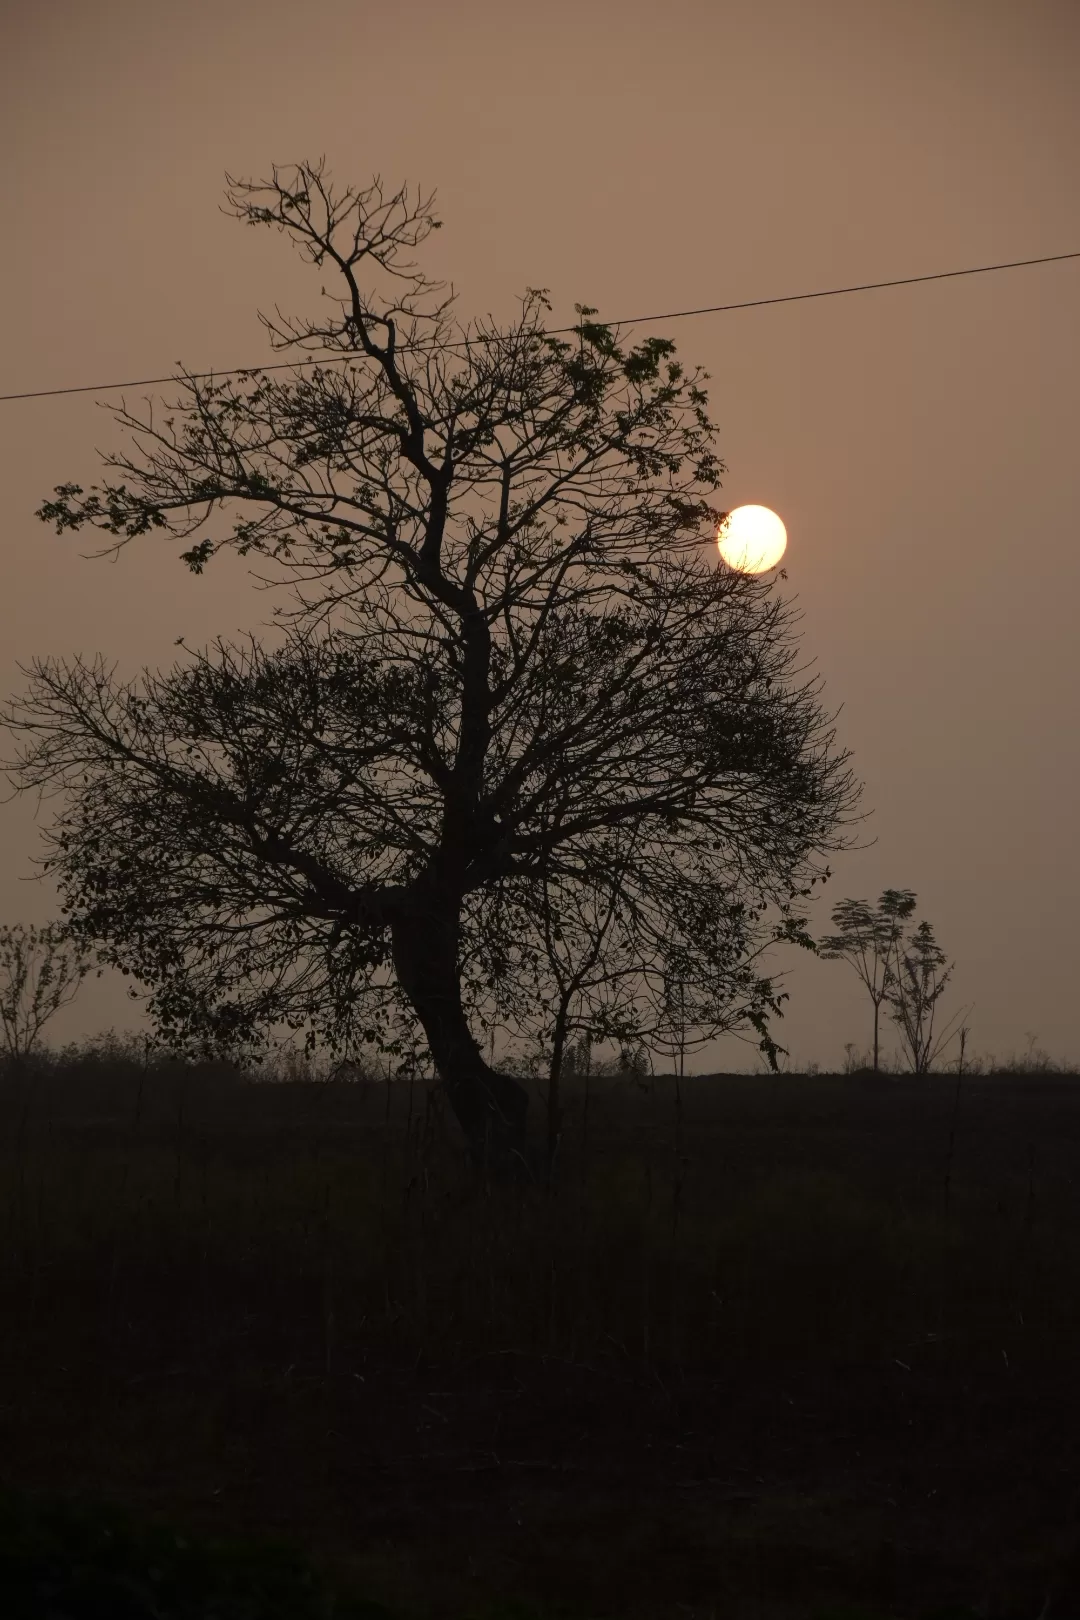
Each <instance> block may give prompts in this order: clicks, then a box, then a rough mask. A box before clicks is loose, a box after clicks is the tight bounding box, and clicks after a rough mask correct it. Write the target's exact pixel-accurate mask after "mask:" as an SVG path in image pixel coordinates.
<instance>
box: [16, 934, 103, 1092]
mask: <svg viewBox="0 0 1080 1620" xmlns="http://www.w3.org/2000/svg"><path fill="white" fill-rule="evenodd" d="M90 970H91V963H90V962H89V961H88V960H87V953H86V951H85V950H84V949H83V948H81V947H80V945H79V944H77V943H76V941H74V940H73V939H72V937H71V935H70V933H69V932H68V930H67V928H66V927H65V926H64V924H62V923H56V922H53V923H46V924H45V925H44V927H41V928H37V927H33V926H30V927H28V926H27V925H26V924H25V923H14V924H3V925H0V1029H2V1032H3V1037H4V1047H5V1050H6V1052H7V1054H8V1056H9V1057H10V1058H12V1059H13V1061H14V1062H16V1063H20V1062H21V1061H22V1060H23V1059H25V1058H27V1057H29V1056H30V1055H31V1053H32V1052H33V1051H34V1048H35V1047H36V1046H37V1043H38V1039H39V1037H40V1035H41V1032H42V1030H43V1029H44V1028H45V1025H46V1024H47V1023H48V1022H49V1020H50V1018H52V1017H53V1016H54V1014H56V1013H57V1012H59V1010H60V1008H61V1007H66V1006H67V1005H68V1003H69V1002H71V1001H73V1000H74V999H75V997H76V995H77V994H78V992H79V987H80V985H81V984H82V981H83V979H84V978H85V977H86V975H87V974H88V973H89V972H90ZM97 977H98V978H99V979H100V977H101V969H100V968H99V969H98V970H97Z"/></svg>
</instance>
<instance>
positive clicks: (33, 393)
mask: <svg viewBox="0 0 1080 1620" xmlns="http://www.w3.org/2000/svg"><path fill="white" fill-rule="evenodd" d="M1065 259H1080V250H1077V251H1076V252H1075V253H1049V254H1045V255H1043V256H1042V257H1041V258H1037V259H1009V260H1005V261H1003V262H1001V263H999V264H976V265H971V266H969V267H967V268H966V269H963V270H936V271H934V272H933V273H932V274H930V275H925V276H896V277H894V278H893V279H892V280H890V281H861V282H857V283H855V284H854V285H852V286H850V287H826V288H823V289H820V290H818V291H815V292H803V293H781V294H779V295H778V296H776V297H774V298H748V299H744V300H743V301H742V302H740V303H735V304H706V305H704V306H703V307H702V308H700V309H673V310H668V311H666V312H665V313H663V314H659V315H635V316H632V317H629V318H627V319H623V320H605V321H597V322H596V324H597V325H599V326H606V327H608V328H612V327H615V328H619V327H634V326H644V325H646V324H647V323H649V322H651V321H682V320H688V319H689V318H690V317H692V316H695V315H725V314H728V313H729V312H730V311H733V310H739V309H762V308H764V307H765V306H766V305H769V304H800V303H804V302H806V301H807V300H808V299H811V298H840V297H842V296H843V295H844V294H846V293H858V292H878V291H880V290H881V289H882V288H885V287H914V286H916V285H918V284H919V283H922V282H927V281H950V280H953V279H954V278H955V277H957V276H984V275H987V274H989V273H990V272H991V271H995V270H1023V269H1027V268H1028V267H1029V266H1031V265H1038V264H1060V263H1061V262H1062V260H1065ZM577 330H578V326H556V327H553V328H550V329H548V330H546V332H545V335H546V336H548V337H562V336H565V335H566V334H568V333H572V332H576V331H577ZM490 341H491V339H490V338H487V337H475V338H461V339H455V340H453V341H450V342H447V343H446V344H445V345H444V347H445V348H448V349H462V348H465V349H468V348H474V347H477V346H479V345H480V344H483V343H488V342H490ZM420 346H421V345H417V344H402V345H401V346H400V349H399V351H398V352H399V353H400V352H401V351H403V350H407V349H409V348H416V347H420ZM358 352H359V351H354V350H350V351H348V352H346V353H345V354H336V353H334V352H333V351H327V353H326V354H325V355H323V356H321V357H319V358H317V359H313V360H295V359H294V360H281V361H277V362H275V363H274V364H272V365H255V366H229V367H227V368H225V369H223V370H218V371H196V372H187V373H184V374H183V380H185V381H190V382H205V381H206V380H207V379H209V378H212V377H237V376H244V375H251V374H252V373H254V372H259V373H261V372H264V371H297V370H300V369H302V368H303V367H305V366H324V365H335V364H339V363H341V362H343V361H355V360H356V358H357V354H358ZM180 380H182V379H181V377H178V376H177V374H176V373H175V372H173V373H170V375H168V376H165V377H138V378H135V379H134V380H133V381H129V382H107V383H81V384H79V385H78V386H76V387H70V388H37V389H32V390H30V391H29V392H26V393H19V394H0V404H3V403H6V402H9V401H12V400H21V399H51V398H55V397H56V396H58V395H61V394H103V393H110V392H112V391H114V390H115V389H117V388H148V387H150V386H151V385H153V384H155V383H169V382H178V381H180Z"/></svg>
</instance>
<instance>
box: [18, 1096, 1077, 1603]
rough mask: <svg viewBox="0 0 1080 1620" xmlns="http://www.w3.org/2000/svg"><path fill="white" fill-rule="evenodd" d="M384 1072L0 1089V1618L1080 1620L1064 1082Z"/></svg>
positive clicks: (1070, 1146)
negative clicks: (121, 1526) (291, 1555)
mask: <svg viewBox="0 0 1080 1620" xmlns="http://www.w3.org/2000/svg"><path fill="white" fill-rule="evenodd" d="M407 1089H408V1088H406V1087H401V1088H400V1090H399V1089H398V1088H395V1089H394V1091H393V1093H392V1094H391V1095H390V1096H389V1097H388V1095H387V1092H386V1088H385V1087H384V1088H382V1089H381V1090H379V1089H378V1088H374V1087H370V1088H369V1087H365V1086H359V1085H352V1086H350V1085H334V1086H306V1087H305V1086H299V1085H296V1086H273V1087H271V1086H258V1087H238V1086H236V1085H235V1084H231V1083H227V1082H226V1081H225V1080H224V1079H222V1078H221V1077H220V1076H219V1077H214V1076H213V1075H211V1076H208V1077H203V1078H201V1079H200V1077H198V1076H191V1075H184V1074H182V1073H179V1072H175V1073H172V1074H167V1075H150V1076H148V1077H146V1078H144V1079H142V1080H141V1095H140V1076H139V1075H138V1073H137V1072H136V1070H135V1069H134V1067H132V1068H131V1069H130V1070H122V1069H121V1068H120V1067H117V1068H116V1071H115V1072H114V1073H112V1074H109V1073H107V1072H105V1071H103V1070H98V1071H94V1070H92V1069H91V1068H87V1069H86V1070H85V1071H84V1072H82V1073H81V1074H78V1075H77V1074H76V1072H75V1071H74V1069H73V1070H71V1072H70V1073H67V1074H64V1073H60V1072H57V1073H53V1074H49V1075H46V1074H41V1075H38V1076H37V1077H36V1079H35V1080H34V1081H33V1084H32V1085H30V1086H29V1087H27V1086H26V1085H23V1086H22V1087H21V1088H20V1087H18V1086H16V1085H15V1084H14V1083H13V1082H8V1083H7V1084H6V1085H5V1086H4V1087H3V1088H0V1164H2V1170H0V1177H2V1179H0V1235H2V1241H3V1260H2V1275H0V1288H2V1294H0V1304H2V1310H3V1331H2V1338H0V1486H4V1487H8V1488H10V1490H11V1491H12V1492H14V1493H15V1494H14V1495H13V1496H11V1497H9V1499H8V1500H7V1501H6V1503H4V1504H0V1584H2V1583H4V1582H6V1584H7V1588H8V1592H9V1594H11V1595H9V1596H8V1597H7V1599H6V1600H5V1599H0V1614H5V1615H6V1614H8V1613H12V1614H14V1613H16V1612H18V1613H25V1614H26V1615H34V1616H37V1615H39V1614H40V1615H41V1616H46V1615H48V1616H51V1617H52V1620H69V1617H70V1620H81V1617H82V1616H84V1615H91V1614H93V1615H94V1616H97V1615H99V1614H100V1615H109V1616H110V1617H113V1616H121V1615H122V1616H131V1617H132V1620H142V1617H143V1616H147V1617H149V1616H152V1615H153V1616H160V1617H162V1620H173V1617H174V1616H180V1615H183V1616H184V1617H185V1620H187V1617H188V1616H189V1615H190V1616H192V1617H194V1616H196V1615H197V1616H200V1617H203V1616H206V1617H209V1616H211V1615H215V1616H217V1617H218V1620H233V1616H234V1615H235V1616H237V1617H238V1616H241V1615H243V1616H244V1617H245V1620H264V1617H266V1620H269V1617H270V1616H271V1615H273V1616H274V1617H277V1616H278V1615H282V1616H284V1615H286V1614H287V1615H289V1616H290V1620H304V1617H306V1616H308V1615H310V1616H312V1617H314V1616H315V1615H317V1614H318V1615H329V1614H331V1613H334V1614H336V1615H338V1616H347V1615H350V1614H351V1615H354V1616H358V1615H369V1616H374V1615H376V1614H383V1613H385V1612H386V1611H387V1610H389V1612H390V1613H392V1614H393V1615H395V1616H396V1615H398V1614H411V1615H414V1616H417V1617H429V1620H442V1617H445V1620H451V1617H453V1620H465V1617H466V1616H474V1617H476V1620H480V1617H483V1620H496V1617H500V1616H501V1617H505V1620H510V1617H518V1620H527V1617H536V1620H539V1617H541V1616H555V1615H560V1616H564V1617H566V1620H572V1617H577V1620H608V1617H612V1620H613V1617H615V1616H619V1617H626V1620H636V1617H643V1620H644V1617H654V1620H668V1617H670V1620H676V1617H680V1616H682V1617H700V1620H706V1617H710V1616H716V1617H719V1616H728V1615H731V1616H739V1617H742V1616H745V1617H747V1620H788V1617H790V1620H795V1617H798V1620H810V1617H812V1616H817V1617H818V1620H857V1617H863V1620H881V1617H885V1616H890V1617H892V1616H895V1617H912V1620H929V1617H930V1616H935V1617H940V1620H945V1617H946V1616H950V1615H951V1616H956V1617H960V1616H974V1615H981V1616H986V1617H998V1620H1005V1617H1009V1620H1036V1617H1038V1616H1042V1620H1066V1617H1068V1620H1080V1570H1077V1571H1075V1572H1074V1571H1073V1569H1072V1567H1071V1563H1072V1559H1073V1555H1074V1553H1076V1552H1077V1551H1078V1550H1080V1496H1078V1486H1080V1443H1078V1442H1080V1396H1078V1394H1077V1390H1076V1375H1077V1367H1078V1351H1080V1319H1078V1311H1077V1303H1078V1299H1080V1265H1078V1262H1080V1220H1078V1216H1080V1197H1078V1188H1077V1159H1078V1147H1080V1083H1078V1082H1077V1080H1076V1079H1073V1078H1070V1077H1068V1076H1062V1077H1037V1076H1030V1077H1022V1078H1009V1077H1004V1076H992V1077H986V1078H979V1079H970V1080H968V1079H965V1081H964V1083H963V1086H962V1088H961V1092H960V1096H959V1102H958V1104H957V1100H956V1081H955V1079H949V1078H945V1077H935V1078H933V1079H932V1080H930V1081H926V1082H920V1083H915V1082H898V1081H896V1080H893V1079H885V1078H882V1079H880V1080H877V1081H870V1080H867V1079H863V1078H859V1077H852V1078H846V1077H845V1078H837V1077H815V1078H813V1079H809V1078H803V1077H797V1076H782V1077H777V1078H771V1077H746V1076H743V1077H737V1076H731V1077H713V1078H709V1079H704V1078H698V1079H695V1080H692V1081H684V1082H683V1085H682V1110H681V1120H680V1118H679V1114H678V1110H677V1109H676V1107H675V1105H674V1099H673V1088H672V1084H671V1082H670V1081H666V1082H665V1081H656V1082H653V1083H652V1087H651V1090H650V1091H649V1092H639V1091H637V1090H635V1089H634V1088H633V1087H632V1086H630V1085H625V1084H624V1085H618V1086H612V1085H611V1084H610V1082H609V1083H607V1084H606V1085H605V1086H604V1088H603V1089H602V1090H601V1091H599V1092H597V1091H594V1092H593V1093H592V1094H591V1095H590V1098H589V1106H588V1111H587V1113H586V1111H585V1107H584V1100H583V1098H582V1097H580V1096H578V1097H576V1098H575V1100H574V1106H573V1110H572V1117H571V1119H570V1122H569V1126H568V1130H567V1134H566V1137H565V1139H564V1145H563V1149H562V1150H561V1152H560V1173H559V1177H558V1180H557V1184H556V1187H555V1190H554V1192H553V1193H552V1195H551V1196H550V1197H547V1196H545V1195H544V1194H543V1193H542V1192H540V1191H538V1192H536V1193H535V1194H527V1195H525V1196H524V1197H523V1196H521V1195H518V1194H512V1193H498V1192H494V1191H492V1192H490V1193H487V1194H485V1193H484V1192H483V1191H482V1190H481V1191H479V1192H475V1193H474V1192H470V1190H469V1187H468V1185H467V1183H466V1181H465V1178H464V1173H463V1169H462V1166H461V1164H460V1163H459V1160H458V1157H457V1153H456V1149H455V1146H454V1139H453V1132H452V1130H451V1129H450V1128H449V1127H447V1126H446V1125H445V1122H444V1121H442V1120H441V1119H440V1114H439V1108H438V1099H437V1097H436V1098H435V1100H434V1102H430V1101H429V1094H428V1093H426V1092H425V1091H424V1090H423V1088H420V1087H417V1088H416V1090H415V1092H414V1095H413V1097H412V1101H411V1108H412V1117H411V1121H410V1120H409V1107H410V1101H409V1098H408V1096H407ZM387 1102H389V1119H387V1115H386V1105H387ZM950 1137H951V1148H950ZM47 1491H51V1492H60V1493H63V1494H64V1495H65V1496H66V1497H67V1498H69V1499H73V1500H74V1501H75V1502H76V1504H77V1511H78V1512H79V1513H81V1514H82V1515H83V1520H82V1528H81V1529H80V1528H79V1527H78V1526H77V1525H73V1524H71V1523H67V1524H59V1526H58V1525H57V1524H56V1523H53V1521H51V1520H49V1519H48V1513H47V1510H46V1508H45V1507H44V1506H43V1505H42V1503H41V1501H40V1500H39V1497H38V1493H41V1492H47ZM102 1502H106V1503H115V1504H119V1505H120V1506H122V1507H123V1508H124V1509H126V1510H128V1512H129V1513H130V1514H131V1516H132V1518H133V1520H134V1521H135V1525H136V1531H138V1528H139V1526H143V1525H146V1526H150V1527H151V1529H150V1530H149V1531H148V1532H147V1533H148V1534H151V1535H152V1534H153V1533H154V1532H153V1529H152V1527H153V1526H155V1525H157V1526H160V1527H162V1528H161V1530H160V1534H159V1538H158V1540H157V1542H154V1543H152V1544H151V1543H146V1544H143V1543H140V1542H138V1539H137V1535H136V1531H133V1532H132V1534H133V1536H135V1539H134V1540H132V1541H131V1542H130V1543H128V1542H124V1538H123V1534H122V1532H121V1531H119V1530H114V1532H113V1534H112V1536H111V1537H109V1536H105V1534H104V1532H103V1531H102V1530H100V1529H95V1528H92V1527H91V1528H88V1527H87V1525H88V1524H90V1523H91V1521H92V1520H93V1515H94V1514H95V1513H97V1512H99V1511H100V1508H99V1504H101V1503H102ZM29 1515H36V1518H34V1519H33V1522H31V1519H30V1517H29ZM93 1522H94V1523H96V1521H93ZM140 1533H141V1532H140ZM80 1537H81V1538H82V1539H81V1540H80ZM178 1537H179V1539H180V1540H181V1541H183V1542H184V1543H185V1544H186V1545H185V1546H183V1547H180V1548H178V1547H177V1545H176V1543H177V1538H178ZM267 1537H278V1538H282V1537H283V1538H285V1539H286V1541H288V1542H290V1543H292V1544H294V1545H295V1546H296V1547H297V1548H299V1549H301V1551H302V1553H303V1555H304V1556H305V1557H307V1558H310V1559H311V1560H313V1564H314V1567H315V1568H316V1570H317V1574H318V1577H319V1580H321V1582H322V1587H321V1590H322V1592H323V1593H324V1595H325V1594H328V1593H329V1592H330V1590H331V1589H333V1590H335V1591H337V1592H338V1594H339V1597H338V1599H337V1604H336V1607H334V1608H331V1606H330V1602H329V1598H328V1596H327V1597H326V1601H323V1598H321V1597H320V1596H319V1595H318V1594H317V1592H316V1588H315V1584H314V1578H313V1579H312V1582H310V1583H309V1584H307V1585H305V1583H304V1578H303V1574H302V1572H300V1573H296V1572H294V1573H290V1572H289V1566H287V1564H282V1563H281V1562H280V1559H279V1561H278V1562H275V1557H277V1556H278V1555H275V1554H274V1553H273V1552H272V1551H270V1550H267V1549H266V1547H265V1546H262V1545H260V1547H258V1548H256V1549H255V1551H253V1552H252V1551H249V1552H244V1551H242V1550H240V1551H238V1550H237V1549H236V1547H235V1545H232V1546H230V1547H225V1548H224V1550H221V1551H219V1552H218V1553H217V1554H216V1555H214V1554H211V1553H206V1554H205V1555H204V1554H203V1553H202V1552H200V1548H202V1546H203V1543H204V1541H205V1540H206V1539H207V1538H209V1539H210V1540H211V1541H215V1542H219V1543H225V1542H231V1543H233V1544H235V1543H236V1542H237V1540H238V1538H239V1539H243V1538H249V1539H250V1538H255V1539H256V1540H259V1541H260V1542H265V1539H266V1538H267ZM162 1538H163V1539H162ZM73 1548H74V1549H75V1550H74V1551H73V1550H72V1549H73ZM80 1548H81V1551H80V1550H79V1549H80ZM199 1558H203V1562H202V1563H201V1564H199V1565H198V1569H197V1570H195V1568H194V1565H193V1564H192V1559H195V1560H196V1562H198V1559H199ZM215 1558H216V1563H215ZM110 1559H111V1560H112V1564H111V1565H110V1563H109V1560H110ZM185 1560H186V1562H185ZM193 1570H194V1573H193ZM65 1583H66V1584H65ZM110 1583H112V1584H110ZM185 1583H186V1584H185ZM200 1583H201V1584H200ZM258 1591H261V1593H262V1595H261V1596H257V1597H253V1596H251V1594H252V1592H258ZM50 1593H51V1594H52V1595H51V1596H50V1595H49V1594H50ZM80 1593H81V1595H79V1594H80ZM118 1593H119V1594H120V1595H119V1596H118V1595H117V1594H118ZM73 1594H74V1595H73ZM88 1594H89V1595H88ZM207 1594H210V1595H209V1596H208V1595H207ZM245 1594H246V1595H245ZM16 1595H17V1596H18V1602H19V1603H20V1604H22V1605H23V1607H21V1608H19V1609H18V1610H16V1608H15V1607H12V1605H13V1604H14V1603H15V1601H16ZM361 1598H363V1599H365V1600H366V1602H367V1604H368V1606H367V1607H365V1606H364V1605H363V1603H361V1602H360V1599H361ZM5 1601H6V1602H7V1603H8V1605H9V1606H8V1607H7V1608H5V1606H4V1602H5ZM349 1601H351V1603H352V1606H351V1607H349V1606H348V1605H349ZM80 1604H82V1605H83V1606H82V1607H80V1606H79V1605H80ZM95 1604H97V1605H98V1606H97V1607H95V1606H94V1605H95ZM230 1604H231V1605H232V1607H230ZM125 1605H126V1606H125ZM185 1605H187V1606H186V1607H185ZM275 1605H276V1606H275ZM376 1605H383V1606H384V1607H381V1608H380V1607H377V1606H376Z"/></svg>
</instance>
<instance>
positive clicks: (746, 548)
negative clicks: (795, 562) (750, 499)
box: [716, 506, 787, 574]
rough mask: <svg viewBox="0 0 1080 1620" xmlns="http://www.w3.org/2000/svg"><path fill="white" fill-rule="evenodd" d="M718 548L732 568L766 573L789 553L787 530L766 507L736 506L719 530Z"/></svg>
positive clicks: (744, 572)
mask: <svg viewBox="0 0 1080 1620" xmlns="http://www.w3.org/2000/svg"><path fill="white" fill-rule="evenodd" d="M716 545H717V549H718V550H719V552H720V555H721V557H722V558H723V559H724V561H725V562H726V563H727V565H728V567H729V568H734V569H736V570H737V571H738V572H739V573H740V574H765V573H767V572H768V570H769V569H770V568H775V567H776V566H777V564H778V563H779V561H780V559H781V558H782V557H783V555H784V552H785V551H786V550H787V530H786V529H785V527H784V525H783V523H782V522H781V521H780V519H779V518H778V517H777V515H776V513H775V512H773V511H770V509H769V508H768V507H767V506H737V507H736V508H735V510H734V511H733V512H729V513H728V514H727V517H726V518H725V519H724V521H723V522H722V523H721V525H720V527H719V528H718V529H717V531H716Z"/></svg>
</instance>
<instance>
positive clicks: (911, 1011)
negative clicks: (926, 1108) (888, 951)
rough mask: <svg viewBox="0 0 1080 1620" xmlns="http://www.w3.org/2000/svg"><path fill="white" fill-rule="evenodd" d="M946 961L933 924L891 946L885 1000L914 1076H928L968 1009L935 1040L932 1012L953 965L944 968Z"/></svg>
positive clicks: (943, 990)
mask: <svg viewBox="0 0 1080 1620" xmlns="http://www.w3.org/2000/svg"><path fill="white" fill-rule="evenodd" d="M946 960H947V958H946V956H945V952H944V951H943V950H942V949H941V947H940V946H939V945H938V942H937V939H936V938H935V936H934V928H933V924H932V923H928V922H921V923H920V924H919V926H918V928H916V929H915V932H914V934H913V935H912V936H911V938H910V939H909V940H908V941H907V942H906V943H905V944H904V945H903V948H901V942H900V941H899V940H898V941H897V942H896V943H895V944H894V946H893V954H892V963H891V967H890V972H889V982H888V989H887V991H886V1000H887V1001H888V1003H889V1016H890V1017H891V1019H892V1020H893V1023H894V1024H895V1025H896V1027H897V1029H898V1030H899V1032H900V1040H901V1044H902V1046H903V1050H904V1054H905V1056H906V1057H907V1060H908V1062H909V1064H910V1065H911V1070H912V1073H913V1074H929V1073H930V1066H931V1064H932V1063H933V1061H934V1059H935V1058H936V1057H937V1056H938V1055H939V1054H940V1053H941V1051H942V1050H943V1049H944V1047H945V1046H946V1045H947V1044H948V1042H949V1041H950V1040H951V1039H952V1036H953V1033H954V1031H955V1026H956V1024H957V1022H958V1021H959V1020H960V1019H961V1018H962V1017H963V1016H964V1013H966V1012H967V1011H969V1010H970V1009H968V1008H965V1009H964V1011H963V1012H961V1013H958V1014H957V1016H956V1018H954V1019H953V1020H952V1022H951V1023H950V1024H949V1026H948V1028H947V1029H946V1030H944V1032H943V1033H942V1034H941V1035H939V1036H938V1037H937V1039H936V1040H935V1038H934V1015H935V1011H936V1008H937V1004H938V1002H939V1000H940V999H941V997H942V995H943V994H944V993H945V990H946V988H947V987H948V984H949V980H950V979H951V978H952V974H953V969H954V967H955V965H956V964H955V963H953V962H950V963H949V965H948V967H946V965H945V963H946Z"/></svg>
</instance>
